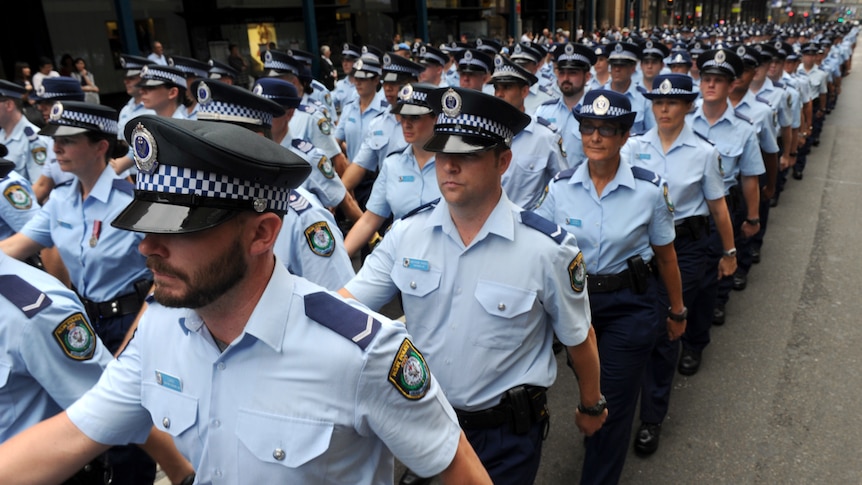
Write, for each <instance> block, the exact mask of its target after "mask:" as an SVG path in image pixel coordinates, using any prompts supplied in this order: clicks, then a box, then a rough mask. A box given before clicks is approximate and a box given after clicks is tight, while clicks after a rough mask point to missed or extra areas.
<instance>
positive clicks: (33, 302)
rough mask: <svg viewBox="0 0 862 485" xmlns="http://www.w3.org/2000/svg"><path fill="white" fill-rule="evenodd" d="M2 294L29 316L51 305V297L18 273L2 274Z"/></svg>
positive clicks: (0, 280) (0, 284)
mask: <svg viewBox="0 0 862 485" xmlns="http://www.w3.org/2000/svg"><path fill="white" fill-rule="evenodd" d="M0 295H3V296H4V297H6V299H7V300H9V302H11V303H12V304H13V305H15V306H16V307H18V308H19V309H20V310H21V311H22V312H24V315H26V316H27V318H33V316H34V315H36V314H37V313H39V312H41V311H42V310H44V309H45V308H48V307H49V306H50V305H51V298H49V297H48V295H46V294H45V293H42V292H41V291H40V290H39V289H38V288H36V287H35V286H33V285H31V284H30V283H27V282H26V281H24V279H23V278H21V277H20V276H18V275H13V274H4V275H0Z"/></svg>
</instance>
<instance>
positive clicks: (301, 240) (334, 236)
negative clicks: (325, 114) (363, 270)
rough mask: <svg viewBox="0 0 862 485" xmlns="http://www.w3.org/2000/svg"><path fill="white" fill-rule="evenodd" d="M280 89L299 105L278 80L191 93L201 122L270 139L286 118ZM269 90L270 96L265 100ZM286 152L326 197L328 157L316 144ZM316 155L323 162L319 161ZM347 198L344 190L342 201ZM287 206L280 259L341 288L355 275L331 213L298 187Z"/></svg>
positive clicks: (203, 86) (206, 85)
mask: <svg viewBox="0 0 862 485" xmlns="http://www.w3.org/2000/svg"><path fill="white" fill-rule="evenodd" d="M278 85H281V86H286V87H287V89H289V90H291V91H289V94H291V95H292V96H291V97H292V98H294V100H295V102H296V104H298V103H299V98H298V97H297V92H296V88H295V87H294V86H293V85H292V84H290V83H288V82H287V81H282V80H280V79H274V78H262V79H258V81H257V83H256V84H255V89H253V90H252V91H249V90H247V89H243V88H241V87H239V86H230V85H226V84H222V83H219V82H217V81H215V82H210V81H205V80H199V81H195V83H193V84H192V89H194V91H195V96H196V97H197V99H198V104H199V105H200V111H199V112H198V119H199V120H202V121H213V122H229V123H233V124H237V125H240V126H243V127H245V128H248V129H250V130H251V131H254V132H256V133H260V134H261V135H263V136H265V137H266V138H268V139H270V140H271V139H272V123H273V121H272V120H273V119H274V118H277V117H282V116H284V115H285V110H284V108H283V107H282V106H281V105H280V104H279V103H277V102H275V101H274V100H273V98H283V96H281V94H282V93H283V91H279V90H278ZM265 87H266V88H265ZM265 92H268V93H269V96H264V93H265ZM296 104H295V105H294V107H295V106H296ZM304 143H305V144H309V143H308V142H304ZM288 150H290V151H291V152H293V153H294V154H295V155H297V156H299V157H301V158H302V159H303V160H305V161H306V162H307V163H309V165H310V166H311V167H312V170H311V175H310V176H309V177H308V178H306V179H305V181H304V182H303V185H304V184H306V183H309V182H308V181H309V179H311V178H312V177H313V178H314V182H313V184H314V188H315V189H316V191H315V192H314V194H317V193H324V194H325V192H326V190H325V189H320V188H319V187H320V185H322V184H321V183H320V181H321V180H328V179H327V178H326V176H325V175H324V173H330V174H334V171H333V169H332V166H331V165H330V166H329V167H328V168H326V169H324V170H321V169H320V168H319V167H318V165H320V163H321V162H324V163H325V156H323V155H321V154H320V153H319V151H316V150H314V147H313V146H312V147H309V148H304V147H303V144H302V142H301V143H297V144H291V145H290V146H289V148H288ZM312 157H322V158H321V159H318V160H315V159H313V158H312ZM332 180H335V179H332ZM344 194H345V191H344V187H343V186H342V188H341V197H342V198H343V197H344ZM339 202H340V201H339ZM289 205H290V210H288V211H287V212H286V213H285V217H284V223H283V225H282V230H281V232H280V233H279V237H278V240H277V241H276V245H275V254H276V256H278V257H279V259H280V260H281V262H282V263H283V264H284V266H285V267H286V268H287V269H288V270H289V271H290V272H291V274H295V275H297V276H302V277H304V278H306V279H308V280H310V281H312V282H313V283H316V284H318V285H320V286H323V287H325V288H328V289H333V290H337V289H339V288H341V286H343V285H344V283H346V282H347V281H349V280H350V278H352V277H353V275H354V271H353V264H352V263H351V262H350V257H349V256H348V255H347V253H346V252H345V250H344V239H343V237H342V235H341V232H340V231H339V230H338V226H337V225H336V224H335V219H334V218H333V217H332V214H331V213H330V212H329V211H328V210H327V209H326V205H325V204H324V203H323V202H321V201H320V199H319V198H318V197H317V195H313V194H312V191H311V190H309V189H307V188H303V187H297V188H296V189H293V190H292V191H291V192H290V204H289ZM336 205H337V203H336ZM333 228H334V229H333ZM339 285H341V286H339Z"/></svg>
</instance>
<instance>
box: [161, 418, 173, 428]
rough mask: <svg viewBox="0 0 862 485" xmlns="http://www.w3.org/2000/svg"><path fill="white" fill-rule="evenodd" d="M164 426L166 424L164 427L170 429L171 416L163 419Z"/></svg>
mask: <svg viewBox="0 0 862 485" xmlns="http://www.w3.org/2000/svg"><path fill="white" fill-rule="evenodd" d="M162 426H164V427H165V429H170V427H171V419H170V418H163V419H162Z"/></svg>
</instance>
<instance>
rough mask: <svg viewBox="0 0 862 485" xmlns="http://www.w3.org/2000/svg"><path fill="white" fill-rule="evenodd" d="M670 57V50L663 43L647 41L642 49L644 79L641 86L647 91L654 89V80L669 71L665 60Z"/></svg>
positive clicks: (641, 64) (641, 65) (641, 66)
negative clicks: (664, 71) (663, 72)
mask: <svg viewBox="0 0 862 485" xmlns="http://www.w3.org/2000/svg"><path fill="white" fill-rule="evenodd" d="M669 55H670V49H668V48H667V46H665V45H664V44H662V43H661V42H657V41H655V42H654V41H653V40H652V39H647V40H646V41H644V43H643V46H642V49H641V62H640V69H641V73H642V77H641V80H640V85H641V86H643V88H644V89H645V90H647V91H650V90H651V89H652V88H653V80H654V79H655V77H656V76H658V75H659V74H662V71H663V70H665V69H667V67H666V66H665V65H664V60H665V58H667V57H668V56H669Z"/></svg>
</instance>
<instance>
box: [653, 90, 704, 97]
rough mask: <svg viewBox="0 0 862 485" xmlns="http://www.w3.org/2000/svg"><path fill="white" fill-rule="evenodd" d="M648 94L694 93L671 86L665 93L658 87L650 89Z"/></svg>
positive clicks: (675, 94) (672, 94)
mask: <svg viewBox="0 0 862 485" xmlns="http://www.w3.org/2000/svg"><path fill="white" fill-rule="evenodd" d="M650 94H653V95H656V96H677V95H680V94H684V95H689V94H694V93H693V92H691V91H686V90H685V89H679V88H671V89H670V91H668V92H666V93H663V92H661V91H659V90H658V89H653V90H652V91H650Z"/></svg>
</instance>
